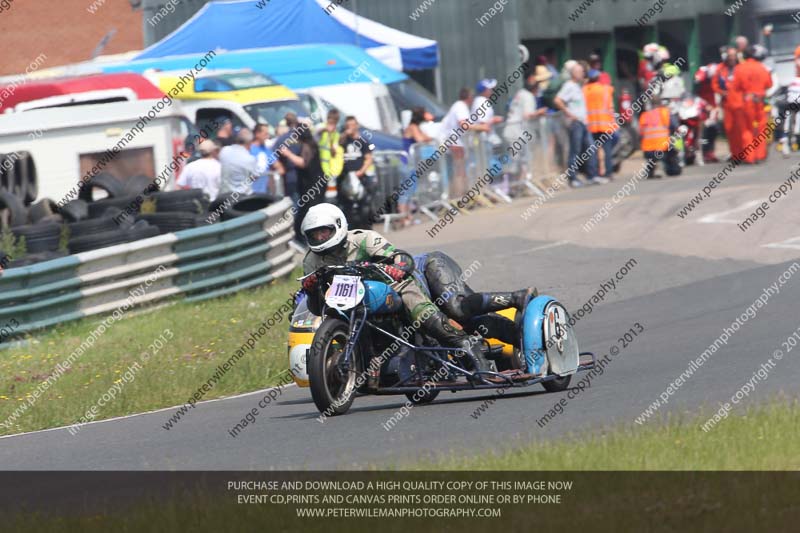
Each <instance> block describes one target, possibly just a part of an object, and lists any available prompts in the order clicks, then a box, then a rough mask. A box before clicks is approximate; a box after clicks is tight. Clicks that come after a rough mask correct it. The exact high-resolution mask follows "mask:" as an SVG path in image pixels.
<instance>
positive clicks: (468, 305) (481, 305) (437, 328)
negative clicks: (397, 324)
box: [301, 204, 535, 370]
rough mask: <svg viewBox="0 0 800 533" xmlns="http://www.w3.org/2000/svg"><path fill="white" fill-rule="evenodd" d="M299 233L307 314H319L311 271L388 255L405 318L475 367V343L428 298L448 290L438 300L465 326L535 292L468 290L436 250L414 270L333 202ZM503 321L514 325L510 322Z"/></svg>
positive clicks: (480, 360)
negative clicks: (351, 226)
mask: <svg viewBox="0 0 800 533" xmlns="http://www.w3.org/2000/svg"><path fill="white" fill-rule="evenodd" d="M301 231H302V233H303V235H304V236H305V237H306V240H307V241H308V245H309V249H310V250H309V252H308V253H307V254H306V256H305V258H304V259H303V273H304V275H306V276H307V277H305V278H304V279H303V289H304V290H305V292H306V294H307V295H308V309H309V310H310V311H311V312H312V313H314V314H315V315H321V314H322V312H321V309H322V295H321V294H320V291H319V290H317V284H318V281H319V280H318V279H317V277H316V276H315V275H313V274H312V273H313V272H314V271H316V270H317V269H318V268H320V267H321V266H333V265H343V264H345V263H347V262H351V261H367V262H378V261H380V260H383V261H385V260H386V258H389V257H393V259H392V263H391V264H387V265H384V266H382V268H383V270H384V272H386V274H387V275H389V276H390V277H391V278H392V279H393V280H394V282H393V283H392V284H391V286H392V288H393V289H394V290H395V291H396V292H397V293H398V295H400V297H401V298H402V300H403V306H404V308H405V310H406V313H407V315H408V316H407V318H409V319H410V322H418V323H419V324H420V329H421V330H422V332H423V333H426V334H427V335H429V336H431V337H433V338H434V339H436V340H437V341H438V342H439V343H440V344H442V345H443V346H454V347H458V348H461V349H463V350H465V351H466V352H467V353H469V354H471V356H472V357H471V358H472V359H474V361H475V364H476V365H477V369H479V370H487V369H488V363H487V361H486V359H485V357H484V355H483V351H482V350H481V349H480V346H479V345H477V344H476V343H474V342H471V341H470V339H469V335H468V334H467V332H466V331H464V330H461V329H458V328H456V327H454V326H453V325H452V324H451V323H450V321H449V320H448V317H447V315H445V314H444V313H442V311H440V310H439V308H438V307H436V305H435V304H434V303H433V301H431V296H433V295H435V296H434V298H439V296H441V295H445V296H446V295H448V294H449V295H450V296H449V297H447V298H439V301H444V303H443V307H444V308H445V310H446V311H447V312H448V314H450V315H451V316H452V317H453V318H454V319H455V320H457V321H458V322H459V323H461V324H462V325H464V326H465V327H469V326H470V325H471V326H474V325H475V323H471V321H470V319H472V318H473V317H474V316H475V315H479V314H484V313H490V312H492V311H499V310H500V309H505V308H507V307H510V306H513V307H517V308H518V309H524V306H525V305H526V304H527V302H528V301H529V300H530V298H531V296H532V295H533V294H535V289H523V290H521V291H516V292H513V293H482V294H481V293H473V292H472V290H471V289H470V288H469V287H468V286H467V285H466V284H465V283H464V282H463V280H461V278H460V277H459V275H460V272H461V269H460V268H459V267H458V265H457V264H456V263H455V261H453V260H452V259H450V258H449V257H448V256H446V255H444V254H441V253H440V252H434V253H432V254H429V255H428V256H427V257H423V256H420V257H419V259H421V261H420V262H421V264H420V265H419V269H418V270H416V271H415V268H414V259H413V258H412V257H411V256H410V255H409V254H408V253H406V252H403V251H401V250H398V249H397V248H395V247H394V246H393V245H392V244H391V243H390V242H389V241H387V240H386V239H385V238H384V237H383V236H382V235H381V234H379V233H377V232H375V231H371V230H352V231H348V230H347V220H346V218H345V216H344V213H342V211H341V210H340V209H339V208H338V207H336V206H334V205H332V204H320V205H316V206H314V207H312V208H311V209H309V211H308V214H307V215H306V217H305V218H304V219H303V222H302V225H301ZM376 260H377V261H376ZM310 274H312V275H310ZM429 276H430V277H429ZM429 287H430V288H429ZM448 288H449V289H450V291H449V292H448ZM506 320H507V319H506ZM508 322H510V323H511V324H513V322H511V321H510V320H509V321H508ZM503 337H507V338H511V337H515V336H514V335H503ZM498 338H499V337H498ZM501 340H502V339H501ZM469 366H473V365H469Z"/></svg>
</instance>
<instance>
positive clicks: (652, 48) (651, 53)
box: [642, 43, 659, 59]
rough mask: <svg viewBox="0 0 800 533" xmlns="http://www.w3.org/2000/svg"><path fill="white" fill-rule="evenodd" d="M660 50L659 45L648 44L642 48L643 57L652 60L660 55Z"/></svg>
mask: <svg viewBox="0 0 800 533" xmlns="http://www.w3.org/2000/svg"><path fill="white" fill-rule="evenodd" d="M658 49H659V45H658V43H648V44H646V45H644V48H642V53H643V54H642V55H644V57H645V59H652V58H653V57H655V55H656V54H657V53H658Z"/></svg>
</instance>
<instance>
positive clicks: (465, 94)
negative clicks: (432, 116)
mask: <svg viewBox="0 0 800 533" xmlns="http://www.w3.org/2000/svg"><path fill="white" fill-rule="evenodd" d="M472 101H473V96H472V91H470V90H469V89H468V88H466V87H464V88H463V89H461V90H460V91H459V92H458V100H456V102H455V103H454V104H453V105H452V106H450V110H449V111H448V112H447V114H446V115H445V116H444V118H443V119H442V133H443V136H444V138H445V139H447V140H449V141H451V142H452V145H451V146H450V152H451V153H452V154H453V167H454V169H453V179H452V180H451V182H450V194H451V197H453V198H457V197H461V196H462V195H463V194H464V193H466V192H467V173H466V167H465V165H464V143H463V142H462V140H461V137H462V136H463V135H464V134H465V133H466V132H467V131H469V130H470V129H471V128H473V127H474V126H473V124H472V122H471V120H470V105H471V104H472Z"/></svg>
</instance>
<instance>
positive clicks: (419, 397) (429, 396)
mask: <svg viewBox="0 0 800 533" xmlns="http://www.w3.org/2000/svg"><path fill="white" fill-rule="evenodd" d="M437 396H439V391H438V390H431V389H428V390H422V389H419V390H418V391H417V392H407V393H406V398H408V401H409V402H411V403H413V404H414V405H425V404H426V403H431V402H432V401H433V400H435V399H436V397H437Z"/></svg>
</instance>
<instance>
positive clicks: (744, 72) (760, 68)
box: [733, 46, 772, 164]
mask: <svg viewBox="0 0 800 533" xmlns="http://www.w3.org/2000/svg"><path fill="white" fill-rule="evenodd" d="M744 58H745V59H744V61H743V62H742V63H739V64H738V65H736V68H735V69H733V87H734V89H736V90H737V91H740V92H741V93H742V98H743V100H744V106H743V114H744V119H745V127H744V129H743V130H742V150H743V153H742V155H743V156H744V157H743V159H744V161H746V162H747V163H751V164H752V163H756V162H759V161H764V160H766V159H767V144H768V141H767V139H766V138H765V136H766V135H767V134H768V132H767V131H766V130H767V113H766V112H765V111H764V101H765V97H766V94H767V89H769V88H770V87H772V76H771V75H770V73H769V70H767V68H766V67H765V66H764V65H762V64H761V62H760V61H758V60H757V59H756V58H755V50H754V48H753V46H748V47H747V49H746V50H745V51H744ZM734 155H736V156H737V157H739V158H742V156H740V155H739V154H734Z"/></svg>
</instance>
